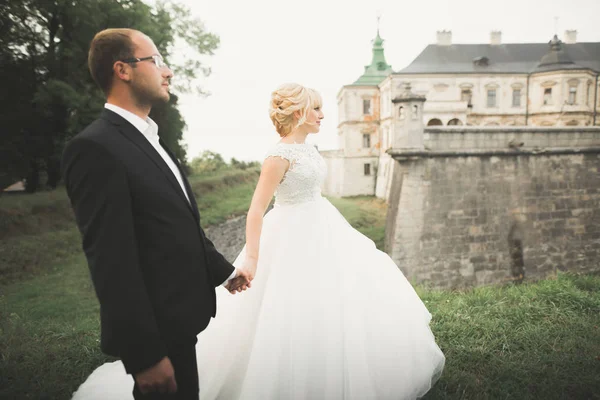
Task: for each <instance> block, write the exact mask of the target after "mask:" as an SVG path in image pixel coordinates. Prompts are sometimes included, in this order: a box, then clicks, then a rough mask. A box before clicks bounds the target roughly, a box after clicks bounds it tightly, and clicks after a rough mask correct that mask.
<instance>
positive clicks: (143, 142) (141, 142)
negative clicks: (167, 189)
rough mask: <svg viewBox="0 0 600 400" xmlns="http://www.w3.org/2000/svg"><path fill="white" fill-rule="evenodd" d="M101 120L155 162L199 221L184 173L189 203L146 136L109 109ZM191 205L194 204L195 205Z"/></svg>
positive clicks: (171, 172)
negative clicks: (113, 127)
mask: <svg viewBox="0 0 600 400" xmlns="http://www.w3.org/2000/svg"><path fill="white" fill-rule="evenodd" d="M101 118H105V119H107V120H109V121H110V122H112V123H113V124H115V125H117V126H118V127H119V131H120V132H121V133H122V134H123V135H124V136H125V137H127V138H128V139H129V140H130V141H131V142H133V143H134V144H135V145H136V146H137V147H138V148H139V149H140V150H142V151H143V152H144V153H145V154H146V155H147V156H148V157H149V158H150V159H151V160H152V161H153V162H154V164H156V166H157V167H158V168H159V169H160V170H161V171H162V173H163V174H164V175H165V177H166V178H167V180H168V181H169V183H170V184H171V186H172V188H173V189H174V190H175V191H176V192H177V194H178V195H179V197H180V198H181V200H183V201H184V202H185V204H186V205H187V206H188V208H189V209H190V211H191V212H192V214H193V215H194V217H195V218H196V219H198V217H197V215H198V209H197V207H196V204H195V199H194V197H193V193H192V194H191V196H190V192H191V190H190V189H188V187H189V184H187V181H186V179H185V175H184V174H183V173H182V174H181V177H182V179H183V181H184V185H186V191H187V192H188V196H190V197H189V198H190V201H189V202H188V200H187V199H186V197H185V195H184V193H183V191H182V190H181V185H180V184H179V182H177V178H175V175H173V171H171V169H170V168H169V166H168V165H167V163H166V162H165V160H163V158H162V157H161V155H160V154H158V152H157V151H156V149H155V148H154V147H153V146H152V145H151V144H150V142H149V141H148V139H146V138H145V137H144V135H143V134H142V133H141V132H140V131H139V130H138V129H137V128H136V127H135V126H133V125H131V124H130V123H129V122H128V121H127V120H126V119H125V118H123V117H121V116H120V115H119V114H117V113H115V112H113V111H111V110H107V109H104V110H103V111H102V114H101ZM161 144H162V141H161ZM163 148H165V149H166V147H165V146H164V145H163ZM167 153H168V154H169V156H170V157H171V159H173V156H172V155H171V153H170V152H169V151H168V150H167ZM173 161H174V162H175V165H177V168H179V163H178V162H177V160H175V159H173ZM179 171H180V173H181V168H179ZM190 203H192V204H193V205H192V204H190Z"/></svg>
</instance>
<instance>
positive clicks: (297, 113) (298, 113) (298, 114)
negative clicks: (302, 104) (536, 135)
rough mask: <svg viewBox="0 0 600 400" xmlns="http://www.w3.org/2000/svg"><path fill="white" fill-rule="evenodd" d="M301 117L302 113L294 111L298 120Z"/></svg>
mask: <svg viewBox="0 0 600 400" xmlns="http://www.w3.org/2000/svg"><path fill="white" fill-rule="evenodd" d="M301 117H302V113H301V112H300V111H294V118H296V119H297V120H298V119H300V118H301Z"/></svg>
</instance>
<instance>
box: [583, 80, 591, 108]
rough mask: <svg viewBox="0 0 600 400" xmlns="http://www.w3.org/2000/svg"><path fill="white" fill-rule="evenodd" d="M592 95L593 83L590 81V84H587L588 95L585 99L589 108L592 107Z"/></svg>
mask: <svg viewBox="0 0 600 400" xmlns="http://www.w3.org/2000/svg"><path fill="white" fill-rule="evenodd" d="M591 93H592V82H589V81H588V83H587V94H586V97H585V98H586V100H585V104H586V105H588V106H589V105H590V100H591V96H590V94H591Z"/></svg>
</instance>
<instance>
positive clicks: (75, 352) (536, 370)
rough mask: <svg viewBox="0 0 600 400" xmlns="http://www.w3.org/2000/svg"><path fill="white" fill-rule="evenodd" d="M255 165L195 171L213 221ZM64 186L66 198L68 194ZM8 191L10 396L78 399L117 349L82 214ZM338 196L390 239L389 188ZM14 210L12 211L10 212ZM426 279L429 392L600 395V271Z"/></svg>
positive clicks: (356, 218)
mask: <svg viewBox="0 0 600 400" xmlns="http://www.w3.org/2000/svg"><path fill="white" fill-rule="evenodd" d="M256 177H257V174H256V173H254V175H253V176H251V177H249V176H246V177H241V176H238V175H235V174H233V175H230V174H229V173H227V174H225V173H224V174H223V175H221V176H220V177H218V178H217V179H213V178H201V177H198V178H192V186H193V187H194V191H199V193H198V202H199V206H200V208H201V214H202V216H203V224H209V223H218V222H219V221H222V220H223V219H225V218H226V217H228V216H231V215H238V214H239V213H241V212H243V211H245V210H246V209H247V207H248V204H249V201H250V197H251V196H252V189H253V186H254V182H255V179H256ZM40 195H41V196H47V194H46V193H43V194H40ZM36 196H37V195H36ZM54 196H56V197H57V198H56V199H54V200H55V201H56V202H57V203H56V204H61V203H60V200H59V197H60V196H61V194H60V193H58V192H57V193H56V194H55V195H54ZM7 199H8V202H10V201H13V198H7ZM4 200H5V199H2V198H0V209H1V210H3V211H2V213H0V223H4V225H2V226H5V227H10V229H11V232H12V234H11V235H10V236H5V237H4V238H2V239H0V262H1V263H2V264H0V274H1V275H0V278H2V279H3V280H0V399H68V398H69V396H70V394H71V393H72V392H73V391H74V390H75V389H76V388H77V386H78V385H79V384H80V383H81V382H82V381H83V380H84V379H85V377H86V376H87V375H88V374H89V373H90V372H91V371H92V370H93V369H94V368H95V367H97V366H98V365H100V364H101V363H103V362H105V361H107V360H109V358H108V357H105V356H103V355H102V354H101V353H100V351H99V349H98V347H99V343H98V340H99V322H98V304H97V301H96V298H95V295H94V292H93V288H92V286H91V282H90V279H89V276H88V270H87V266H86V262H85V258H84V257H83V255H82V253H81V251H80V246H79V236H78V232H77V231H76V229H73V228H72V227H69V225H70V224H73V222H72V221H71V222H70V223H67V222H65V221H63V222H60V221H55V224H58V225H52V224H50V222H42V223H40V226H41V227H46V228H43V229H42V228H40V231H39V232H37V233H36V232H35V230H34V231H33V232H32V231H31V230H30V228H31V227H35V222H31V220H29V219H28V215H27V212H26V210H27V209H28V208H27V207H29V210H30V213H31V210H32V207H33V205H35V204H37V205H38V207H42V208H43V207H46V205H47V202H45V201H42V200H39V199H38V200H35V196H33V197H31V198H30V199H28V201H30V203H29V205H27V206H23V207H24V208H23V209H22V212H21V214H20V216H17V217H15V215H19V213H18V212H17V211H18V207H17V206H16V205H15V206H13V207H12V208H9V207H5V206H6V204H8V202H4ZM63 200H64V198H63ZM331 201H332V203H334V205H336V207H338V208H339V209H340V211H341V212H342V214H344V215H345V216H346V218H347V219H348V220H349V222H350V223H351V224H353V226H355V227H357V228H358V229H360V230H361V231H362V232H363V233H365V234H367V236H369V237H371V238H372V239H373V240H374V241H375V242H376V243H377V244H378V245H379V246H381V243H382V240H383V230H384V224H385V221H384V220H385V205H384V204H383V203H382V202H381V201H380V200H377V199H373V198H370V197H357V198H351V199H331ZM3 202H4V203H3ZM19 204H21V203H19ZM3 207H4V208H3ZM55 207H58V208H60V207H62V206H58V205H57V206H55ZM7 210H12V211H11V212H10V213H9V212H8V211H7ZM15 210H17V211H15ZM23 210H25V211H23ZM211 212H212V213H214V214H211ZM60 213H61V212H59V213H57V215H60ZM7 214H10V215H11V216H12V218H13V219H12V220H11V221H12V222H10V221H9V222H6V221H8V220H9V217H6V215H7ZM38 214H40V215H38V216H36V217H35V218H38V220H40V221H42V220H43V218H46V219H48V220H51V219H52V218H50V216H51V215H52V214H51V213H50V212H49V214H48V215H46V214H44V212H41V213H38ZM65 215H68V214H65ZM2 218H4V222H2ZM19 218H20V219H19ZM32 218H33V217H32ZM40 218H42V219H40ZM57 218H58V217H57ZM15 221H16V222H15ZM43 221H45V220H43ZM211 221H212V222H211ZM28 227H30V228H28ZM7 244H8V245H7ZM7 254H8V256H7ZM6 263H10V265H6ZM11 271H12V275H10V272H11ZM7 273H9V274H8V275H7ZM6 276H10V278H6ZM417 290H418V292H419V295H420V296H421V298H422V299H423V301H425V302H426V305H427V307H428V309H429V310H430V311H431V313H432V314H433V320H432V325H431V326H432V330H433V332H434V334H435V335H436V338H437V341H438V344H439V345H440V347H441V348H442V350H443V351H444V353H445V354H446V357H447V361H446V368H445V370H444V374H443V375H442V378H441V379H440V381H439V382H438V383H437V384H436V386H435V387H434V388H433V389H432V390H431V391H430V392H429V393H428V395H427V396H426V398H427V399H598V398H600V397H599V396H600V276H576V275H568V274H561V275H559V276H557V277H554V278H552V279H547V280H544V281H541V282H537V283H528V284H523V285H519V286H505V287H486V288H477V289H473V290H467V291H448V290H446V291H440V290H431V289H428V288H425V287H417Z"/></svg>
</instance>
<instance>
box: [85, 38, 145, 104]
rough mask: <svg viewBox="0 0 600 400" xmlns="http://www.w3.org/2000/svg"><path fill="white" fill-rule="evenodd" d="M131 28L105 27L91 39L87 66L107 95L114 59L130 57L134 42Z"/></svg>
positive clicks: (132, 52) (110, 85) (133, 50)
mask: <svg viewBox="0 0 600 400" xmlns="http://www.w3.org/2000/svg"><path fill="white" fill-rule="evenodd" d="M134 32H136V31H135V30H133V29H105V30H103V31H100V32H98V33H97V34H96V36H94V39H92V43H91V44H90V51H89V53H88V67H89V69H90V73H91V74H92V78H94V81H95V82H96V83H97V84H98V86H100V89H102V91H103V92H104V94H106V95H108V94H109V92H110V89H111V87H112V80H113V65H114V64H115V62H116V61H119V60H125V59H127V58H132V57H133V56H134V55H133V54H134V52H135V44H134V43H133V40H132V39H131V36H132V34H133V33H134Z"/></svg>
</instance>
